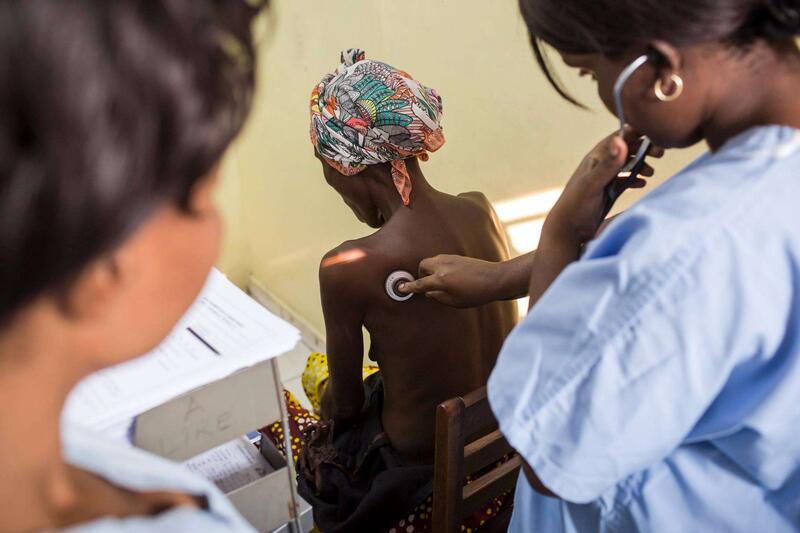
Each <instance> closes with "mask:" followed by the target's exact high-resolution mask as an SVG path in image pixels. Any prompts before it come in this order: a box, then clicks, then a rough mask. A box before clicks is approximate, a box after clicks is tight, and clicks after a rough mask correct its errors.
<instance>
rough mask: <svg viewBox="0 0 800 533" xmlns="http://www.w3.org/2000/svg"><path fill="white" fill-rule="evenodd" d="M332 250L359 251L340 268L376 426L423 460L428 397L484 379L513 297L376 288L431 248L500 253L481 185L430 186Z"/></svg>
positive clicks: (427, 448) (413, 267)
mask: <svg viewBox="0 0 800 533" xmlns="http://www.w3.org/2000/svg"><path fill="white" fill-rule="evenodd" d="M337 250H338V251H339V252H342V251H348V250H350V251H352V250H359V254H360V253H361V252H363V259H362V260H360V261H354V262H353V263H351V264H348V265H346V266H345V267H343V269H342V270H343V276H344V277H346V278H350V281H351V283H348V285H350V286H351V287H352V286H358V287H359V288H358V289H357V290H358V291H359V292H360V294H361V298H362V299H361V300H360V301H361V302H362V305H363V313H362V322H363V325H364V326H365V327H366V329H367V331H368V332H369V334H370V339H371V349H370V354H369V355H370V358H371V359H374V360H375V361H376V362H377V363H378V365H379V366H380V368H381V372H382V375H383V380H384V387H385V399H384V408H383V425H384V429H385V431H386V433H387V434H388V436H389V438H390V440H391V442H392V445H393V446H394V447H395V449H397V451H398V452H400V454H401V455H402V456H403V457H405V458H406V459H407V460H409V461H415V462H432V459H433V435H434V425H435V410H436V406H437V405H438V404H439V403H441V402H442V401H444V400H446V399H449V398H452V397H454V396H460V395H464V394H466V393H468V392H470V391H472V390H474V389H476V388H478V387H480V386H482V385H485V384H486V381H487V379H488V377H489V373H490V372H491V369H492V367H493V366H494V363H495V360H496V358H497V354H498V352H499V350H500V347H501V345H502V343H503V340H504V339H505V337H506V335H507V334H508V333H509V332H510V330H511V328H512V327H513V326H514V324H515V322H516V318H517V317H516V306H515V304H514V303H513V302H495V303H492V304H489V305H485V306H482V307H479V308H473V309H455V308H451V307H447V306H445V305H442V304H440V303H438V302H435V301H433V300H430V299H427V298H425V297H424V296H414V297H413V298H412V299H411V300H409V301H406V302H396V301H394V300H392V299H390V298H389V297H388V296H387V294H386V293H385V291H384V281H385V279H386V277H387V275H388V274H389V273H390V272H392V271H394V270H398V269H402V270H407V271H409V272H412V273H416V271H417V268H418V265H419V263H420V261H421V260H422V259H424V258H427V257H431V256H435V255H438V254H456V255H464V256H469V257H475V258H479V259H484V260H487V261H501V260H505V259H507V258H508V249H507V245H506V242H505V237H504V235H503V233H502V230H501V229H500V227H499V224H498V223H497V220H496V217H495V216H494V213H493V211H492V208H491V206H490V204H489V203H488V201H487V200H486V198H485V197H484V196H483V195H482V194H480V193H466V194H462V195H459V196H451V195H447V194H444V193H436V194H434V195H432V196H431V197H429V198H426V199H425V201H424V202H420V203H415V204H412V206H411V207H410V208H402V209H400V210H399V211H398V212H397V213H395V215H394V216H393V217H392V218H391V219H390V220H389V222H388V223H387V224H386V225H385V226H384V227H383V228H381V229H380V230H379V231H378V232H376V233H375V234H373V235H371V236H369V237H365V238H363V239H360V240H357V241H351V242H348V243H345V244H344V245H342V246H341V247H339V249H337ZM325 290H326V288H325V286H323V292H324V291H325ZM339 297H341V295H340V296H339ZM324 299H325V294H323V300H324ZM335 320H336V319H335V317H334V318H333V321H335ZM328 321H329V317H328V316H327V315H326V324H327V323H328Z"/></svg>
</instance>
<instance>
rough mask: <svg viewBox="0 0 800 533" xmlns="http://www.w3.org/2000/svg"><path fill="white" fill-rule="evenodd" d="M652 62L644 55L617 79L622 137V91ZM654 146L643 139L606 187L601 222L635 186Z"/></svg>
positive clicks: (616, 96)
mask: <svg viewBox="0 0 800 533" xmlns="http://www.w3.org/2000/svg"><path fill="white" fill-rule="evenodd" d="M649 60H650V56H649V55H647V54H643V55H641V56H639V57H637V58H636V59H634V60H633V62H631V64H630V65H628V66H627V67H625V68H624V69H623V70H622V72H620V74H619V77H617V81H616V82H615V83H614V106H615V108H616V112H617V117H618V118H619V135H620V137H623V138H624V137H625V124H626V121H625V108H624V107H623V105H622V90H623V89H624V88H625V84H626V83H627V82H628V80H629V79H630V77H631V76H633V73H634V72H636V71H637V70H639V68H640V67H641V66H642V65H644V64H645V63H647V62H648V61H649ZM651 146H653V143H652V142H651V141H650V139H649V138H647V137H644V136H643V137H642V144H641V145H639V149H638V150H637V151H636V155H634V156H633V157H631V158H630V159H629V160H628V162H627V163H625V166H623V167H622V168H621V169H620V171H619V172H618V173H617V177H616V178H615V179H614V180H613V181H612V182H611V183H609V184H608V185H606V188H605V191H604V195H603V196H604V203H603V216H602V217H601V218H600V220H603V219H605V218H606V216H607V215H608V212H609V211H611V208H612V207H613V206H614V202H616V201H617V198H619V197H620V195H621V194H622V193H623V192H625V190H626V189H627V188H629V187H630V186H631V185H633V182H634V181H635V180H636V178H637V177H639V173H640V172H641V171H642V167H643V166H644V158H645V157H646V156H647V152H649V151H650V147H651Z"/></svg>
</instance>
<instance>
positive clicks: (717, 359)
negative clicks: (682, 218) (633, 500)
mask: <svg viewBox="0 0 800 533" xmlns="http://www.w3.org/2000/svg"><path fill="white" fill-rule="evenodd" d="M680 231H681V230H680V228H675V232H673V237H674V238H669V239H662V240H660V241H656V240H655V238H654V233H655V232H654V231H653V228H652V225H651V224H650V222H648V220H647V219H646V218H644V219H643V218H641V217H639V218H637V217H635V216H629V217H626V219H625V220H620V221H619V223H617V224H614V225H612V227H611V228H609V234H608V235H606V236H604V237H603V238H602V239H601V241H600V242H598V243H594V244H593V245H592V247H591V248H590V250H589V251H588V253H587V254H586V257H585V258H584V259H582V260H581V261H579V262H576V263H573V264H572V265H570V266H569V267H568V268H567V269H566V270H565V271H564V272H563V273H562V275H561V276H559V278H558V279H557V280H556V281H555V282H554V284H553V285H552V286H551V287H550V289H548V291H547V292H546V293H545V294H544V295H543V297H542V298H541V299H540V300H539V302H538V303H537V304H536V306H535V307H534V309H532V311H531V313H530V314H529V315H528V317H527V318H526V319H525V320H524V321H523V322H522V323H521V324H520V325H519V326H518V327H517V328H516V329H515V330H514V331H513V332H512V334H511V335H510V336H509V338H508V340H507V341H506V344H505V346H504V348H503V350H502V352H501V355H500V357H499V359H498V363H497V366H496V367H495V370H494V371H493V373H492V376H491V378H490V380H489V400H490V402H491V405H492V408H493V410H494V412H495V415H496V416H497V418H498V421H499V423H500V429H501V430H502V431H503V433H504V434H505V436H506V437H507V439H508V441H509V442H510V443H511V445H512V446H513V447H514V448H515V449H516V450H517V451H519V453H520V454H521V455H522V456H523V458H524V459H525V461H526V462H527V463H528V464H529V465H530V466H531V467H532V468H533V470H534V471H535V472H536V474H537V476H538V477H539V479H540V480H541V481H542V483H543V484H544V485H545V486H546V487H548V488H549V489H550V490H551V491H553V492H554V493H556V494H557V495H558V496H560V497H561V498H563V499H565V500H568V501H572V502H576V503H585V502H589V501H592V500H595V499H596V498H598V497H599V496H600V495H602V494H603V492H604V491H606V490H607V489H609V488H611V487H612V486H613V485H615V484H617V483H619V482H620V481H622V480H624V479H625V478H627V477H628V476H630V475H631V474H633V473H635V472H638V471H640V470H643V469H645V468H646V467H648V466H650V465H652V464H654V463H656V462H657V461H659V460H661V459H663V458H664V457H665V456H667V455H668V454H669V453H670V452H671V451H672V450H673V449H674V448H675V447H677V446H678V445H679V444H680V443H681V441H682V440H683V439H684V438H685V437H686V436H687V435H688V434H689V433H690V432H691V430H692V428H693V426H694V425H695V424H696V423H697V421H698V419H699V418H700V417H701V416H702V414H703V413H704V411H706V409H707V408H708V407H709V405H710V404H711V403H712V402H713V400H714V398H715V396H716V394H717V393H718V391H719V390H720V389H721V388H722V387H723V385H724V383H725V381H726V379H727V376H728V375H729V373H730V371H731V368H732V367H733V366H734V364H735V362H734V359H735V354H734V353H733V352H732V351H729V350H728V348H729V347H730V346H732V345H735V344H736V343H737V342H738V340H736V339H734V338H733V337H734V336H733V335H730V334H729V333H728V332H730V331H731V328H735V323H736V321H737V312H738V311H737V309H738V308H739V307H738V306H739V305H740V302H737V298H739V297H740V296H738V295H737V291H733V290H729V287H730V286H731V284H735V283H736V280H735V279H734V278H735V276H736V275H737V274H736V273H735V272H736V266H735V265H734V264H731V261H733V259H732V256H733V255H735V254H734V253H733V251H732V250H731V247H730V246H728V245H726V244H724V243H725V242H726V238H725V236H724V235H721V233H722V232H721V231H720V232H717V235H710V234H709V235H705V236H704V237H703V238H702V239H694V238H685V237H686V236H685V235H684V236H683V237H681V236H680V235H679V233H680ZM710 243H714V246H713V248H714V249H713V252H714V253H709V247H710ZM717 243H723V244H720V245H717ZM726 250H729V251H730V252H731V253H727V252H726ZM726 262H728V263H727V264H726ZM701 288H702V290H701Z"/></svg>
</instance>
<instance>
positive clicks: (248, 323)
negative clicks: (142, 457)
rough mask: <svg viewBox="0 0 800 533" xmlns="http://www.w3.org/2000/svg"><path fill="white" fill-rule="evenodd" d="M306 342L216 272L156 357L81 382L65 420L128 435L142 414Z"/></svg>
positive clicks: (131, 362) (287, 325) (95, 374)
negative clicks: (135, 418) (130, 424)
mask: <svg viewBox="0 0 800 533" xmlns="http://www.w3.org/2000/svg"><path fill="white" fill-rule="evenodd" d="M156 305H157V304H156ZM299 339H300V334H299V332H298V331H297V329H295V328H294V327H293V326H291V325H290V324H289V323H287V322H286V321H284V320H282V319H280V318H278V317H277V316H275V315H273V314H272V313H270V312H269V311H267V310H266V309H265V308H264V307H262V306H261V305H259V304H258V303H257V302H256V301H255V300H253V299H252V298H250V297H249V296H247V295H246V294H245V293H243V292H242V291H241V290H240V289H239V288H238V287H236V286H235V285H234V284H233V283H231V282H230V281H228V279H227V278H226V277H225V276H224V275H223V274H222V273H220V272H219V271H218V270H216V269H214V270H213V271H212V272H211V275H210V276H209V278H208V280H207V281H206V285H205V287H204V288H203V290H202V292H201V293H200V296H199V297H198V298H197V300H196V301H195V303H194V304H192V306H191V307H190V308H189V311H188V312H187V313H186V314H185V315H184V317H183V318H182V319H181V320H180V321H179V322H178V324H177V326H176V327H175V329H174V330H173V331H172V333H170V335H169V337H167V339H166V340H165V341H164V342H163V343H162V344H161V345H160V346H158V347H157V348H156V349H155V350H153V351H152V352H150V353H148V354H146V355H144V356H142V357H139V358H137V359H134V360H131V361H128V362H125V363H122V364H120V365H116V366H114V367H111V368H107V369H104V370H101V371H99V372H96V373H94V374H92V375H90V376H88V377H87V378H85V379H84V380H83V381H81V382H80V383H79V384H78V386H77V387H75V389H74V390H73V391H72V393H71V394H70V396H69V397H68V399H67V404H66V407H65V409H64V413H63V415H62V416H63V420H64V422H65V423H71V424H77V425H81V426H84V427H91V428H93V429H95V430H98V431H105V432H106V433H108V434H109V436H110V437H112V438H115V437H121V436H124V434H125V433H126V430H127V428H128V427H129V423H128V422H129V421H130V420H131V419H132V418H133V417H134V416H136V415H138V414H139V413H142V412H144V411H146V410H148V409H151V408H153V407H155V406H157V405H160V404H162V403H164V402H166V401H168V400H170V399H172V398H174V397H176V396H179V395H181V394H183V393H185V392H188V391H190V390H192V389H195V388H197V387H200V386H202V385H205V384H208V383H211V382H213V381H217V380H219V379H222V378H223V377H225V376H227V375H229V374H231V373H233V372H235V371H237V370H240V369H242V368H246V367H248V366H252V365H254V364H256V363H260V362H262V361H265V360H267V359H270V358H272V357H275V356H277V355H280V354H282V353H285V352H287V351H289V350H291V349H292V348H294V346H295V345H296V344H297V342H298V341H299Z"/></svg>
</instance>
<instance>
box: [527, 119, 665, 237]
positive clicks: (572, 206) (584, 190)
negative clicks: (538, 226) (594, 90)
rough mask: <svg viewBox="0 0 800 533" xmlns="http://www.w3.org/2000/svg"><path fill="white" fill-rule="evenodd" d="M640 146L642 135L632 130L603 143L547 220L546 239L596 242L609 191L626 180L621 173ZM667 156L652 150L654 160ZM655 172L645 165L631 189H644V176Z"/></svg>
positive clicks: (579, 170)
mask: <svg viewBox="0 0 800 533" xmlns="http://www.w3.org/2000/svg"><path fill="white" fill-rule="evenodd" d="M640 144H641V140H640V138H639V135H638V134H636V133H634V132H633V131H632V130H630V129H626V131H625V138H622V137H620V135H619V134H618V133H614V134H612V135H609V136H608V137H606V138H605V139H603V140H602V141H600V143H599V144H598V145H597V146H595V147H594V148H593V149H592V150H591V151H590V152H589V153H588V154H587V155H586V157H584V158H583V161H581V163H580V165H578V168H577V169H576V170H575V172H574V173H573V175H572V177H571V178H570V179H569V181H568V182H567V185H566V186H565V187H564V192H563V193H561V196H560V197H559V199H558V201H557V202H556V204H555V205H554V206H553V209H552V210H551V211H550V214H549V215H548V217H547V220H546V221H545V225H544V228H543V230H542V234H543V236H544V235H548V236H550V235H559V236H564V237H566V238H568V239H575V240H576V241H577V242H580V243H581V244H583V243H586V242H588V241H590V240H591V239H593V238H594V237H595V235H596V234H597V232H598V229H599V228H600V224H601V223H602V222H603V220H602V214H603V208H604V206H605V195H604V191H605V188H606V186H607V185H609V184H610V183H611V182H612V181H613V180H615V179H622V178H617V174H618V173H619V170H620V169H621V168H622V166H623V165H624V164H625V162H626V160H627V157H628V154H629V153H635V152H636V150H638V148H639V145H640ZM663 154H664V150H663V149H661V148H658V147H653V148H651V149H650V152H649V156H650V157H661V156H662V155H663ZM653 173H654V171H653V168H652V167H651V166H650V165H648V164H645V165H644V166H643V167H642V170H641V171H640V173H639V176H640V177H639V178H637V179H636V180H634V181H633V183H632V184H631V185H630V187H631V188H634V189H640V188H642V187H644V186H646V185H647V181H645V180H644V179H643V177H649V176H652V175H653Z"/></svg>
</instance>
